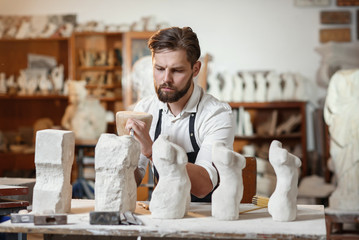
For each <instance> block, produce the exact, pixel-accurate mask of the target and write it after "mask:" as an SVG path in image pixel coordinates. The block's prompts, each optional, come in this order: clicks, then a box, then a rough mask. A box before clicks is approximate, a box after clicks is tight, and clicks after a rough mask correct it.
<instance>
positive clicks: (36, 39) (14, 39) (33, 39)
mask: <svg viewBox="0 0 359 240" xmlns="http://www.w3.org/2000/svg"><path fill="white" fill-rule="evenodd" d="M69 39H70V38H67V37H51V38H22V39H16V38H1V39H0V42H35V41H68V40H69Z"/></svg>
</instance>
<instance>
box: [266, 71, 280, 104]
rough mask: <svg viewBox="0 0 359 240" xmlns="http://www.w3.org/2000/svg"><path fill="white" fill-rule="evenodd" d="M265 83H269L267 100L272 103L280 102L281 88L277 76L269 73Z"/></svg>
mask: <svg viewBox="0 0 359 240" xmlns="http://www.w3.org/2000/svg"><path fill="white" fill-rule="evenodd" d="M267 81H268V83H269V87H268V90H267V91H268V92H267V100H268V101H269V102H272V101H281V100H282V88H281V79H280V77H279V75H278V74H277V73H275V72H270V73H268V75H267Z"/></svg>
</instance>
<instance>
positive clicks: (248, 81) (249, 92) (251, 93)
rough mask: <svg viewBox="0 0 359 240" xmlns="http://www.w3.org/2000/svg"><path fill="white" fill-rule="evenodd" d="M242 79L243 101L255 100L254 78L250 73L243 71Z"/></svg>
mask: <svg viewBox="0 0 359 240" xmlns="http://www.w3.org/2000/svg"><path fill="white" fill-rule="evenodd" d="M242 77H243V80H244V86H245V87H244V94H243V102H254V101H255V88H254V78H253V76H252V74H250V73H248V72H244V73H243V74H242Z"/></svg>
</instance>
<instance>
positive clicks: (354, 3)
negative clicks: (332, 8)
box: [337, 0, 359, 7]
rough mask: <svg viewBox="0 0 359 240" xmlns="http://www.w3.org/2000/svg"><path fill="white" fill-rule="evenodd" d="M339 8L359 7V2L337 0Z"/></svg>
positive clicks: (357, 0) (355, 0)
mask: <svg viewBox="0 0 359 240" xmlns="http://www.w3.org/2000/svg"><path fill="white" fill-rule="evenodd" d="M337 6H339V7H346V6H359V0H337Z"/></svg>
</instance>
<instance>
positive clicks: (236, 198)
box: [212, 142, 246, 220]
mask: <svg viewBox="0 0 359 240" xmlns="http://www.w3.org/2000/svg"><path fill="white" fill-rule="evenodd" d="M212 160H213V163H214V164H215V165H216V168H217V170H218V173H219V177H220V179H221V180H220V183H219V186H218V187H217V189H216V190H215V191H214V192H213V195H212V216H213V217H215V218H217V219H220V220H236V219H238V217H239V205H240V202H241V200H242V197H243V179H242V169H243V168H244V167H245V166H246V159H245V157H243V156H242V155H241V154H239V153H236V152H234V151H232V150H231V149H228V148H227V147H226V146H225V144H223V143H221V142H217V143H215V144H213V147H212Z"/></svg>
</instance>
